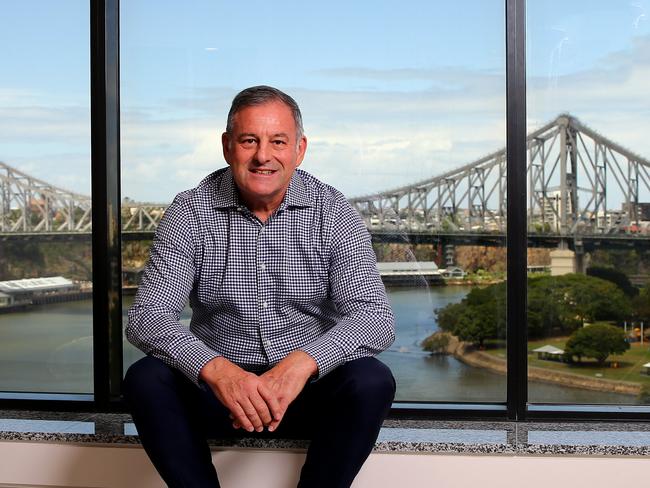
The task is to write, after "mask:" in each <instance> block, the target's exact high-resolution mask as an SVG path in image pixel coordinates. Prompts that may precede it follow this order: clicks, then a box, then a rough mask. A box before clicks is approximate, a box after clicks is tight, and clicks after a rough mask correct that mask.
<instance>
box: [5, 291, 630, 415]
mask: <svg viewBox="0 0 650 488" xmlns="http://www.w3.org/2000/svg"><path fill="white" fill-rule="evenodd" d="M469 290H470V288H469V287H462V286H447V287H445V286H436V287H426V286H422V287H417V288H389V289H388V294H389V298H390V301H391V304H392V306H393V310H394V312H395V317H396V335H397V338H396V340H395V343H394V344H393V346H391V348H390V349H389V350H388V351H385V352H383V353H382V354H381V355H380V358H381V359H382V360H383V361H384V362H385V363H387V364H388V365H389V366H390V367H391V369H392V370H393V373H394V375H395V378H396V379H397V385H398V387H397V395H396V400H399V401H445V402H449V401H451V402H503V401H505V398H506V377H505V376H504V375H499V374H495V373H491V372H489V371H486V370H483V369H480V368H473V367H470V366H466V365H465V364H463V363H461V362H460V361H458V360H457V359H455V358H453V357H450V356H431V355H429V354H428V353H425V352H423V351H422V349H421V348H420V346H419V344H420V342H421V341H422V339H424V338H425V337H427V336H428V335H430V334H432V333H433V332H435V331H436V330H437V323H436V319H435V314H434V310H435V309H436V308H441V307H444V306H445V305H446V304H448V303H451V302H458V301H460V300H461V299H462V298H463V297H464V296H465V295H466V294H467V293H468V291H469ZM124 301H125V304H124V306H125V314H126V308H127V307H128V306H129V305H130V303H131V301H132V297H129V296H125V297H124ZM504 313H505V311H504ZM189 317H190V315H189V311H186V312H184V317H183V318H184V319H189ZM125 321H126V317H125ZM91 324H92V302H91V301H90V300H86V301H80V302H69V303H61V304H52V305H47V306H42V307H37V308H34V309H31V310H29V311H25V312H16V313H9V314H0V391H16V392H25V391H30V392H63V393H89V392H91V391H92V325H91ZM140 356H141V353H140V352H139V351H136V350H135V349H134V348H133V347H132V346H131V345H130V344H126V345H125V349H124V358H125V364H127V365H128V364H131V363H132V362H133V361H134V360H136V359H137V358H138V357H140ZM529 398H530V400H531V401H540V402H560V403H565V402H566V403H614V404H622V403H635V402H636V399H635V398H634V397H630V396H627V395H618V394H614V393H602V392H593V391H588V390H581V389H576V388H566V387H562V386H557V385H547V384H543V383H530V384H529Z"/></svg>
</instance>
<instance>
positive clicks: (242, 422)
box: [229, 403, 255, 432]
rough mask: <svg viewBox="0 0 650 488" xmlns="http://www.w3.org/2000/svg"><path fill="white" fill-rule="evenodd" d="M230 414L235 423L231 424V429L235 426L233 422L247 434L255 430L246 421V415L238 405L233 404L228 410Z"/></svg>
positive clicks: (249, 422)
mask: <svg viewBox="0 0 650 488" xmlns="http://www.w3.org/2000/svg"><path fill="white" fill-rule="evenodd" d="M229 410H230V412H231V413H232V414H233V416H234V417H235V421H234V422H233V427H234V425H235V422H237V423H239V426H240V427H241V428H242V429H244V430H246V431H248V432H253V431H254V430H255V428H254V427H253V424H252V423H251V421H250V420H249V419H248V416H247V415H246V412H245V411H244V409H243V408H242V407H241V406H240V405H239V404H238V403H235V404H234V405H233V406H232V407H231V408H230V409H229Z"/></svg>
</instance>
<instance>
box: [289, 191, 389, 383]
mask: <svg viewBox="0 0 650 488" xmlns="http://www.w3.org/2000/svg"><path fill="white" fill-rule="evenodd" d="M329 281H330V294H331V298H332V301H333V302H334V305H335V307H336V309H337V311H338V312H339V314H340V316H341V317H340V319H339V320H338V322H337V323H336V325H335V326H334V327H332V328H331V329H329V330H328V331H327V332H326V333H325V334H323V335H322V336H320V337H319V338H318V339H317V340H316V341H314V342H312V343H310V344H308V345H307V346H305V347H303V348H301V350H302V351H304V352H306V353H307V354H309V355H310V356H312V357H313V358H314V359H315V361H316V363H317V365H318V376H317V378H316V379H319V378H322V377H323V376H324V375H326V374H327V373H329V372H331V371H332V370H334V369H335V368H336V367H338V366H340V365H341V364H343V363H345V362H347V361H350V360H352V359H358V358H361V357H366V356H374V355H376V354H378V353H380V352H381V351H383V350H385V349H386V348H388V346H390V345H391V344H392V343H393V341H394V340H395V320H394V316H393V312H392V309H391V307H390V303H389V302H388V297H387V296H386V289H385V288H384V284H383V283H382V281H381V278H380V276H379V272H378V270H377V260H376V257H375V252H374V250H373V249H372V243H371V239H370V234H369V233H368V230H367V229H366V226H365V224H364V222H363V220H362V219H361V216H360V215H359V213H358V212H357V211H356V210H355V209H354V208H353V207H352V206H351V205H350V204H349V203H348V202H347V201H344V202H343V203H341V209H340V212H338V215H336V217H335V219H334V222H333V227H332V245H331V253H330V261H329Z"/></svg>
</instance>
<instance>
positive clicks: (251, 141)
mask: <svg viewBox="0 0 650 488" xmlns="http://www.w3.org/2000/svg"><path fill="white" fill-rule="evenodd" d="M241 142H242V144H248V145H250V144H255V139H244V140H243V141H241Z"/></svg>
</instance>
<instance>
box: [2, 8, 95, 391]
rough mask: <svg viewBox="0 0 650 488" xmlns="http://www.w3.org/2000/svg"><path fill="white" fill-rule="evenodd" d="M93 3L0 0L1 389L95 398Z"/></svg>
mask: <svg viewBox="0 0 650 488" xmlns="http://www.w3.org/2000/svg"><path fill="white" fill-rule="evenodd" d="M88 19H89V11H88V1H87V0H86V1H81V0H76V1H75V0H69V1H66V2H47V1H34V0H28V1H23V2H4V3H3V7H2V20H3V22H2V24H3V27H2V29H1V30H0V45H2V46H4V49H1V50H0V65H1V66H2V69H1V70H0V188H1V196H0V202H1V206H0V391H4V392H52V393H92V391H93V388H92V384H93V378H92V260H91V243H90V241H91V240H90V232H91V222H90V186H91V185H90V104H89V100H90V88H89V86H90V85H89V72H90V67H89V56H90V54H89V42H90V38H89V30H88Z"/></svg>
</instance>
